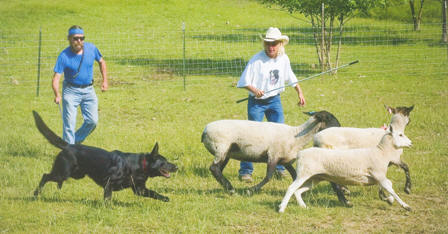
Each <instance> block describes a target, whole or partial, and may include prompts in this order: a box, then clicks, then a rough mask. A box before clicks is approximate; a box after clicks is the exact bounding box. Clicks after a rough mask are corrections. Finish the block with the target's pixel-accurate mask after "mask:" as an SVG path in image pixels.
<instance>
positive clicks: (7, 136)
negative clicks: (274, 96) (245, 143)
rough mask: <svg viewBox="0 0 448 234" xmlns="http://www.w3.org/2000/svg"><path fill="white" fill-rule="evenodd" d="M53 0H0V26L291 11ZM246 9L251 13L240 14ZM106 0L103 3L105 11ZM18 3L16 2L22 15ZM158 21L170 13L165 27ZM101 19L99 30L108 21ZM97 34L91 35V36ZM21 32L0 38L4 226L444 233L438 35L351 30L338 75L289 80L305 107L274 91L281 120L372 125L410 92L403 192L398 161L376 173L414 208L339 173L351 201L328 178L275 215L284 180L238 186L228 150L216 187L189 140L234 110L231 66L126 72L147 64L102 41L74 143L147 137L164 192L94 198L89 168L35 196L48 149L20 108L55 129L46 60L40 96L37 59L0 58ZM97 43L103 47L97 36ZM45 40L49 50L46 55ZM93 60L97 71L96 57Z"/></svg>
mask: <svg viewBox="0 0 448 234" xmlns="http://www.w3.org/2000/svg"><path fill="white" fill-rule="evenodd" d="M64 3H65V4H68V2H65V1H63V2H62V3H51V2H45V3H39V2H37V1H30V3H29V4H30V5H27V4H25V2H21V1H19V2H18V3H14V4H16V5H14V4H13V3H8V4H5V5H3V6H0V9H2V12H9V15H8V17H9V18H6V17H5V16H3V17H4V18H2V21H3V20H4V21H5V22H9V24H2V26H1V27H2V30H3V31H8V32H11V31H14V27H16V26H15V25H16V24H18V23H17V22H22V23H24V24H25V25H26V26H27V27H25V28H24V29H23V31H26V32H33V33H34V32H37V31H38V29H39V22H38V21H41V23H42V24H43V25H44V28H47V27H48V25H50V26H54V27H55V30H59V31H61V32H58V33H60V35H62V36H61V37H63V35H64V32H65V30H66V28H67V26H70V25H71V24H74V23H76V21H75V20H73V19H72V18H71V17H75V18H77V19H80V21H81V22H80V23H79V24H81V25H83V24H82V23H84V25H86V26H87V27H88V28H90V29H93V28H95V27H100V26H99V25H100V23H99V21H98V20H99V19H103V20H104V22H106V23H107V25H113V26H111V27H109V29H112V30H116V29H117V28H119V27H118V26H116V25H118V23H123V22H124V26H122V27H126V30H125V31H126V32H137V31H138V30H139V28H141V27H154V30H160V32H161V33H162V32H165V31H164V30H171V29H173V28H175V27H178V25H180V22H181V20H180V19H178V18H181V17H180V16H181V15H186V16H185V21H186V22H187V25H195V26H198V27H199V26H201V25H202V26H203V27H205V28H214V27H224V26H222V25H221V24H225V22H226V20H228V19H232V20H231V21H230V23H231V24H233V23H234V22H235V24H240V26H241V27H242V28H245V27H244V25H250V24H254V25H255V24H256V25H255V26H254V27H257V28H262V27H265V26H266V25H269V24H278V23H281V24H290V23H292V22H293V19H292V18H291V17H289V16H288V15H286V14H285V13H282V12H277V11H273V10H268V9H266V8H264V7H263V6H261V5H259V4H257V3H256V2H252V1H230V3H229V1H216V2H215V1H214V2H212V3H208V1H198V2H195V3H193V2H190V1H186V2H183V1H172V2H169V3H167V4H165V5H164V4H156V3H143V2H139V1H136V2H132V3H129V4H128V5H126V6H125V5H123V3H120V2H119V1H112V2H110V3H109V4H108V5H107V6H100V5H99V4H98V3H96V2H93V1H92V2H88V3H90V4H91V5H92V6H95V7H96V8H93V9H95V10H94V11H82V10H83V9H88V8H87V7H86V6H81V5H77V4H75V5H73V6H75V8H73V9H74V10H73V9H70V8H69V7H67V5H64ZM188 3H191V4H190V5H189V4H188ZM86 4H87V3H86ZM151 4H152V5H151ZM176 4H177V6H178V7H177V8H176V7H175V6H176ZM151 6H153V7H155V6H157V8H158V9H159V10H160V11H164V13H159V17H152V18H151V17H150V14H154V15H156V13H155V12H158V11H156V10H155V9H153V8H151ZM20 7H21V8H20ZM195 7H196V8H195ZM225 7H227V8H225ZM32 9H34V10H32ZM143 9H147V11H148V12H145V11H144V10H143ZM189 9H190V11H188V10H189ZM207 9H209V10H208V11H207ZM218 9H221V10H218ZM61 10H63V14H62V16H61V17H62V19H63V21H59V22H58V15H57V14H55V12H60V11H61ZM244 10H246V11H247V12H249V13H250V14H244ZM160 11H159V12H160ZM113 12H115V13H116V14H115V16H114V15H113V14H109V13H113ZM186 12H190V13H191V14H186ZM273 12H274V13H273ZM22 13H28V15H26V16H24V17H23V18H20V17H19V15H20V14H22ZM53 13H54V14H53ZM265 13H266V14H268V13H270V14H275V15H276V16H278V17H275V19H273V20H272V22H265V21H262V19H263V18H265ZM133 14H135V15H136V17H135V19H133V18H131V17H129V16H131V15H133ZM13 16H15V17H13ZM42 16H46V17H47V18H42ZM118 16H126V17H125V18H124V19H126V20H122V21H123V22H120V19H119V18H120V17H118ZM143 16H146V17H143ZM162 16H164V17H165V18H163V17H162ZM176 16H178V18H176ZM145 18H148V21H145V20H144V19H145ZM163 19H165V20H163ZM148 22H151V23H148ZM163 22H168V23H167V24H166V27H164V26H163V24H162V23H163ZM139 23H140V24H139ZM360 23H365V22H364V21H360ZM375 23H381V22H375ZM45 25H47V27H45ZM55 25H58V26H55ZM154 25H158V26H157V27H155V26H154ZM157 28H159V29H157ZM247 28H249V26H247ZM36 29H37V30H36ZM103 30H104V31H106V28H104V29H103ZM291 33H292V32H291ZM378 33H381V32H378ZM2 35H5V34H2ZM18 35H21V34H18ZM107 35H111V34H107ZM10 36H11V35H8V36H4V37H5V38H6V37H7V38H10ZM357 36H358V37H359V38H362V37H363V35H357ZM120 37H121V36H120ZM59 39H60V38H58V40H59ZM96 39H97V40H98V41H99V39H98V37H97V38H96ZM437 39H438V36H437V35H434V38H432V39H431V40H433V41H436V40H437ZM422 41H424V40H422ZM11 43H12V42H11ZM20 43H22V41H21V40H20V39H19V38H17V41H16V42H15V43H13V44H7V43H4V44H2V45H5V44H7V46H4V47H3V51H2V52H1V54H0V55H1V57H0V59H2V60H0V62H1V65H2V67H3V68H5V69H4V70H6V71H7V72H5V71H3V73H0V74H2V77H0V79H1V80H0V90H1V91H2V92H1V93H0V112H1V115H0V127H1V131H0V230H1V231H2V232H7V233H48V232H52V233H66V232H70V233H73V232H75V233H79V232H81V233H100V232H101V233H105V232H107V233H124V232H159V233H168V232H183V233H195V232H200V233H210V232H213V233H216V232H219V233H228V232H251V233H252V232H253V233H272V232H274V233H285V232H289V233H297V232H328V233H329V232H377V233H384V232H436V233H446V232H448V225H447V224H446V219H447V217H448V211H447V210H448V204H447V202H448V199H447V194H448V181H447V178H448V176H447V169H448V158H447V155H448V145H447V144H446V141H447V139H448V133H447V131H448V124H447V122H446V116H448V108H447V106H448V91H447V88H446V87H448V81H447V59H448V58H447V57H446V47H442V46H439V45H434V44H431V43H414V44H412V45H408V46H407V45H402V44H399V45H392V44H391V45H380V46H379V45H374V44H372V45H362V44H361V45H358V44H355V43H352V44H349V45H346V47H344V49H345V50H346V52H347V53H346V54H345V55H344V56H345V57H344V59H345V61H346V62H347V61H351V60H353V59H359V60H360V63H359V64H357V65H353V66H351V67H349V68H347V69H345V70H341V71H340V72H339V73H338V75H337V76H321V77H319V78H316V79H313V80H309V81H306V82H303V83H302V84H301V86H302V89H303V90H304V92H305V96H306V99H307V105H306V106H305V107H298V106H297V104H296V102H297V96H296V94H295V92H294V91H293V90H292V89H291V88H288V89H287V91H286V92H285V93H283V94H282V103H283V107H284V110H285V119H286V123H287V124H289V125H300V124H302V123H303V122H305V121H306V120H307V116H306V115H304V114H303V113H302V112H303V111H318V110H327V111H330V112H331V113H333V114H334V115H335V116H336V117H337V118H338V119H339V121H340V122H341V124H342V125H344V126H353V127H380V126H381V125H383V124H384V123H388V122H389V120H390V115H389V114H388V113H387V112H386V111H385V109H384V105H385V104H386V105H390V106H411V105H415V108H414V110H413V111H412V112H411V122H410V124H409V125H408V126H407V128H406V135H407V136H408V137H409V138H410V139H411V140H412V141H413V146H412V147H411V148H409V149H405V150H404V153H403V155H402V159H403V160H404V161H405V162H406V163H407V164H408V165H409V168H410V173H411V178H412V183H413V187H412V192H411V194H406V193H405V192H404V191H403V188H404V182H405V176H404V173H403V171H402V170H401V169H399V168H397V167H390V170H389V172H388V178H390V180H391V181H392V182H393V187H394V189H395V191H396V192H397V193H398V194H399V196H400V197H401V198H402V199H403V200H404V201H405V202H406V203H407V204H409V205H410V206H411V208H412V211H410V212H408V211H405V210H404V209H403V208H401V207H400V206H399V205H398V204H397V203H396V202H395V203H394V204H393V205H392V206H390V205H388V204H387V203H386V202H384V201H381V200H380V199H379V198H378V187H377V186H371V187H354V186H351V187H350V190H351V194H350V195H349V196H348V198H349V199H350V200H351V201H352V203H353V205H354V206H353V207H352V208H347V207H344V206H343V205H342V204H341V203H339V201H338V200H337V197H336V195H335V194H334V192H333V191H332V190H331V186H330V185H329V183H327V182H322V183H320V184H319V185H317V186H315V187H314V188H313V189H312V190H311V191H310V192H307V193H305V194H304V201H305V203H306V204H307V205H308V207H309V208H307V209H303V208H301V207H299V206H298V204H297V202H296V201H295V199H291V201H290V203H289V205H288V208H287V210H286V212H285V213H284V214H279V213H277V207H278V205H279V203H280V201H281V199H282V198H283V196H284V194H285V192H286V189H287V187H288V186H289V184H290V183H291V179H289V178H288V179H283V180H276V179H273V180H272V181H270V182H269V183H268V184H267V185H266V186H264V187H263V189H262V191H261V192H260V193H257V194H254V195H252V196H247V195H246V193H245V189H246V188H247V187H249V186H251V185H248V184H244V183H242V182H240V181H239V180H238V175H237V170H238V168H239V163H238V162H237V161H234V160H231V161H230V162H229V164H228V166H227V167H226V169H225V170H224V175H225V176H226V177H227V178H228V179H229V180H230V181H231V182H232V184H233V185H234V186H235V188H236V190H237V193H236V194H234V195H228V194H227V193H225V192H224V190H223V189H222V187H221V186H220V185H219V184H218V182H217V181H216V180H215V179H214V178H213V176H212V175H211V173H210V172H209V170H208V167H209V166H210V164H211V163H212V161H213V157H212V155H210V154H209V153H208V152H207V150H206V149H205V148H204V147H203V145H202V143H201V141H200V139H201V134H202V130H203V128H204V126H205V125H206V124H207V123H209V122H211V121H214V120H218V119H246V103H241V104H236V103H235V101H236V100H238V99H240V98H244V97H245V96H246V95H247V93H246V92H245V91H244V90H240V89H237V88H236V87H235V81H236V80H237V79H238V77H237V76H230V75H219V76H218V75H203V76H192V75H190V76H187V77H186V83H187V86H186V89H184V87H183V79H182V77H181V76H177V75H167V74H166V73H163V72H161V73H160V74H159V76H156V77H154V76H152V75H147V74H144V73H136V74H135V73H133V71H134V70H135V69H143V70H144V69H145V68H142V67H137V66H131V65H132V64H131V65H129V64H123V63H120V60H119V59H115V57H113V56H114V55H113V53H112V52H109V51H107V50H106V51H105V55H107V56H109V57H110V59H109V60H108V61H110V62H109V64H108V65H109V68H110V73H111V74H112V75H111V85H110V86H111V87H110V90H109V91H107V92H105V93H101V91H100V90H99V88H98V87H99V86H98V83H97V84H96V90H97V94H98V98H99V101H100V106H99V109H100V122H99V125H98V127H97V129H96V130H95V131H94V132H93V133H92V135H90V136H89V138H88V139H87V140H86V141H85V144H86V145H92V146H97V147H101V148H104V149H106V150H115V149H119V150H121V151H125V152H126V151H127V152H148V151H150V150H151V149H152V147H153V146H154V144H155V142H158V143H159V146H160V148H159V151H160V153H161V154H162V155H164V156H166V158H168V160H170V161H171V162H173V163H175V164H177V165H178V167H179V171H178V172H177V173H175V174H173V175H172V177H171V178H169V179H165V178H154V179H149V180H148V182H147V187H148V188H150V189H152V190H155V191H157V192H159V193H161V194H163V195H166V196H168V197H169V198H170V202H168V203H164V202H160V201H156V200H153V199H148V198H142V197H136V196H134V194H133V193H132V191H131V190H130V189H128V190H123V191H120V192H114V193H113V195H112V196H113V197H112V201H111V202H110V203H106V202H104V201H103V199H102V198H103V190H102V188H100V187H98V186H97V185H96V184H95V183H94V182H93V181H92V180H90V179H89V178H87V177H86V178H84V179H82V180H73V179H70V180H68V181H67V182H66V183H64V185H63V187H62V189H61V190H58V189H57V188H56V184H54V183H48V184H47V185H46V187H45V188H44V190H43V192H42V196H41V197H39V198H38V199H35V198H33V191H34V189H35V188H36V186H37V184H38V183H39V181H40V178H41V176H42V174H43V173H47V172H49V170H50V169H51V166H52V163H53V160H54V158H55V156H56V154H57V153H58V152H59V151H58V150H57V149H56V148H55V147H53V146H51V145H50V144H49V143H48V142H47V141H46V140H45V139H44V138H43V136H42V135H40V133H39V132H38V131H37V129H36V127H35V126H34V122H33V119H32V114H31V111H32V110H36V111H38V112H39V113H40V114H41V115H42V117H43V119H44V121H45V122H46V123H47V124H48V125H49V127H50V128H51V129H53V130H54V131H55V132H56V133H58V134H59V135H60V134H61V127H62V126H61V125H62V120H61V116H60V113H59V110H58V106H57V105H55V104H54V103H53V93H52V91H51V89H50V78H51V67H52V66H53V65H52V64H51V63H52V61H53V60H49V62H47V63H48V64H45V65H44V67H45V70H44V74H42V76H43V78H41V79H42V81H41V88H40V94H39V97H36V86H35V84H36V83H35V82H36V81H35V77H36V76H35V74H36V71H35V70H34V69H35V66H25V65H24V66H23V67H25V68H26V69H16V68H23V67H20V66H15V65H14V66H12V65H11V64H8V62H11V61H12V59H8V60H7V61H8V62H6V59H5V58H11V57H14V58H17V59H20V58H23V60H25V61H27V60H30V61H33V62H34V61H35V60H36V57H35V56H36V53H35V52H36V51H37V50H36V48H33V49H32V50H30V51H28V50H26V52H22V53H23V54H21V53H17V54H7V53H6V52H5V51H14V50H13V49H11V48H18V49H17V51H25V50H24V49H23V48H22V47H20V45H21V44H20ZM23 43H24V44H26V42H23ZM47 43H48V42H47ZM58 43H59V42H58ZM167 43H168V42H167ZM100 44H101V43H100ZM241 44H242V43H240V44H237V45H238V46H241ZM124 45H128V44H126V43H124V42H123V43H122V44H121V43H117V44H116V46H117V49H120V51H126V48H120V46H124ZM102 46H103V47H105V45H104V44H103V45H102ZM128 46H129V45H128ZM162 46H163V48H166V49H167V53H171V52H172V51H170V48H169V47H164V46H166V44H163V43H162ZM249 46H253V44H250V45H249ZM290 46H291V47H290V48H291V49H293V48H296V47H297V45H294V44H293V43H291V45H290ZM107 48H108V49H110V48H109V47H107ZM100 49H101V48H100ZM306 49H307V50H309V51H310V53H309V56H310V57H307V58H306V62H305V63H306V64H305V65H306V66H308V67H311V63H313V62H312V46H309V47H307V48H306ZM439 50H440V52H438V51H439ZM217 51H218V52H217V54H218V55H222V56H223V57H225V56H226V53H225V52H221V51H220V50H219V48H217ZM294 51H295V50H294ZM428 51H435V52H431V53H429V52H428ZM255 52H257V49H255V50H254V51H253V53H255ZM57 53H58V51H57V50H55V51H54V54H57ZM201 53H202V52H201ZM54 54H52V55H51V56H55V55H54ZM161 55H163V54H161ZM190 55H191V52H190ZM218 55H216V57H218ZM107 56H106V59H107ZM116 56H117V57H119V56H118V55H116ZM431 56H433V57H431ZM411 57H412V59H411ZM428 61H429V62H428ZM314 63H315V61H314ZM13 68H14V69H13ZM95 72H96V74H97V73H98V71H97V70H96V71H95ZM151 72H153V71H152V70H151ZM312 72H315V71H310V73H312ZM131 74H132V76H131ZM151 74H157V73H151ZM127 75H129V77H127ZM11 77H13V78H14V79H13V78H11ZM14 80H17V81H18V82H14ZM96 80H97V81H98V78H96ZM79 121H81V118H79ZM279 144H281V142H279ZM265 171H266V166H265V164H256V167H255V174H254V179H255V183H258V182H260V181H261V180H262V179H263V178H264V175H265Z"/></svg>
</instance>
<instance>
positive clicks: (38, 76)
mask: <svg viewBox="0 0 448 234" xmlns="http://www.w3.org/2000/svg"><path fill="white" fill-rule="evenodd" d="M41 45H42V27H41V28H39V49H38V50H39V52H38V56H37V88H36V97H39V87H40V52H41Z"/></svg>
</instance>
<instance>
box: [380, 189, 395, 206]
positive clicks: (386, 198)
mask: <svg viewBox="0 0 448 234" xmlns="http://www.w3.org/2000/svg"><path fill="white" fill-rule="evenodd" d="M378 195H379V197H380V199H381V200H383V201H387V203H389V205H392V204H393V203H394V200H395V199H394V197H393V196H392V195H389V196H386V192H384V189H383V188H382V187H380V189H378Z"/></svg>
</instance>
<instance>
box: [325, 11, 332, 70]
mask: <svg viewBox="0 0 448 234" xmlns="http://www.w3.org/2000/svg"><path fill="white" fill-rule="evenodd" d="M333 23H334V16H333V15H332V16H330V29H329V33H328V34H327V35H328V36H327V37H326V39H325V42H326V43H327V46H326V52H327V53H326V55H327V67H326V68H327V69H331V43H333Z"/></svg>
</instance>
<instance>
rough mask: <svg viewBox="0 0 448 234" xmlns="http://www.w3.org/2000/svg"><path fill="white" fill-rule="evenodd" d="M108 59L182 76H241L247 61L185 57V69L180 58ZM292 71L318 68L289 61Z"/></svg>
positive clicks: (310, 71)
mask: <svg viewBox="0 0 448 234" xmlns="http://www.w3.org/2000/svg"><path fill="white" fill-rule="evenodd" d="M109 60H110V61H112V62H114V63H117V64H120V65H132V66H141V67H148V68H151V69H152V70H153V71H151V72H149V75H151V76H153V77H158V76H160V74H168V77H170V76H172V75H176V76H182V75H183V74H185V75H199V76H200V75H204V76H210V75H215V76H224V75H225V76H235V77H239V76H241V73H242V72H243V70H244V68H245V67H246V64H247V62H248V61H246V60H244V59H243V58H234V59H192V58H189V59H186V60H185V69H184V60H182V59H153V58H126V57H111V58H109ZM291 67H292V68H293V71H294V73H296V74H298V75H303V76H308V75H310V74H315V73H317V72H319V70H318V69H311V65H310V64H306V63H291Z"/></svg>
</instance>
